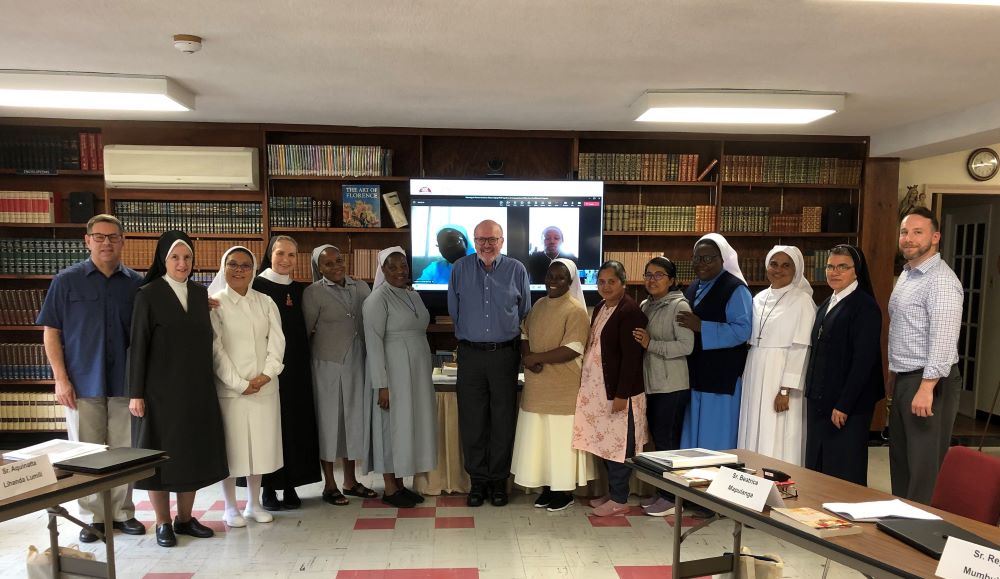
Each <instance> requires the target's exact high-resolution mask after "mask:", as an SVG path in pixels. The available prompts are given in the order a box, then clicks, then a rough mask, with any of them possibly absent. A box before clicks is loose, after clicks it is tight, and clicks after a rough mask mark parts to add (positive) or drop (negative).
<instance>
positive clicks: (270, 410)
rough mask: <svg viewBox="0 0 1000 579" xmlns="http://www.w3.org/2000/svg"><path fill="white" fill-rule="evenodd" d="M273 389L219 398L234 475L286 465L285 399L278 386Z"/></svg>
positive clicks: (227, 449) (272, 470) (263, 472)
mask: <svg viewBox="0 0 1000 579" xmlns="http://www.w3.org/2000/svg"><path fill="white" fill-rule="evenodd" d="M271 392H272V393H270V394H264V395H260V394H253V395H251V396H237V397H235V398H219V406H220V407H221V409H222V423H223V426H224V427H225V430H226V454H227V455H228V457H229V476H230V477H239V476H248V475H252V474H268V473H271V472H274V471H276V470H278V469H279V468H281V467H282V466H283V465H284V459H283V457H282V452H281V402H280V400H279V399H278V392H277V389H272V390H271Z"/></svg>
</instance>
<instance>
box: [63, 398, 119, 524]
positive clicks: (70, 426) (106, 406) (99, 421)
mask: <svg viewBox="0 0 1000 579" xmlns="http://www.w3.org/2000/svg"><path fill="white" fill-rule="evenodd" d="M128 402H129V399H128V398H124V397H113V398H104V397H100V398H77V399H76V410H73V409H72V408H67V409H66V430H67V431H68V433H69V439H70V440H75V441H78V442H94V443H97V444H106V445H108V446H110V447H120V446H132V415H131V414H130V413H129V411H128ZM79 503H80V516H81V518H86V516H87V514H89V515H90V516H91V517H93V522H95V523H103V522H105V521H104V501H103V500H102V499H101V495H100V494H96V495H90V496H87V497H84V498H82V499H80V500H79ZM111 513H112V516H113V517H114V520H115V521H119V522H120V521H127V520H129V519H131V518H133V517H134V516H135V505H134V504H132V485H122V486H119V487H115V488H113V489H111Z"/></svg>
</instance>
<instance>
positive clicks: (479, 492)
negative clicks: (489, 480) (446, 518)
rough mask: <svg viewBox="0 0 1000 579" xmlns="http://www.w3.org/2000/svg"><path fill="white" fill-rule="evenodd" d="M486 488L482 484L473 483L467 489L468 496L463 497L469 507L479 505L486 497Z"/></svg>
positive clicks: (481, 504)
mask: <svg viewBox="0 0 1000 579" xmlns="http://www.w3.org/2000/svg"><path fill="white" fill-rule="evenodd" d="M485 495H486V489H485V488H484V486H483V485H478V484H474V485H472V488H471V489H469V496H467V497H465V504H466V505H467V506H470V507H481V506H483V501H484V500H485V499H486V497H485Z"/></svg>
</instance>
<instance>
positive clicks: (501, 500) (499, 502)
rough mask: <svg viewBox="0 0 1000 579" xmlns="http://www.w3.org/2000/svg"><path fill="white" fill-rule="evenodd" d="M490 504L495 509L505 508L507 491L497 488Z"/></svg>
mask: <svg viewBox="0 0 1000 579" xmlns="http://www.w3.org/2000/svg"><path fill="white" fill-rule="evenodd" d="M490 504H491V505H493V506H494V507H503V506H505V505H506V504H507V491H505V490H504V489H502V488H501V487H499V486H497V487H494V488H493V492H491V493H490Z"/></svg>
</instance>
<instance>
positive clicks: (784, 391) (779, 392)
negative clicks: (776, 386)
mask: <svg viewBox="0 0 1000 579" xmlns="http://www.w3.org/2000/svg"><path fill="white" fill-rule="evenodd" d="M778 394H781V395H782V396H788V388H782V389H781V390H778Z"/></svg>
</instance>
